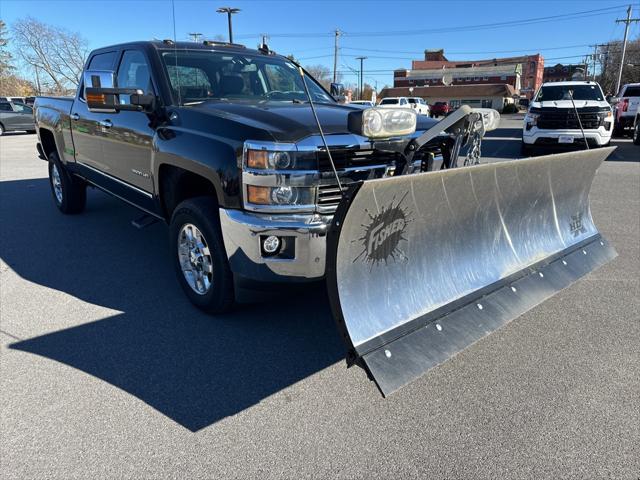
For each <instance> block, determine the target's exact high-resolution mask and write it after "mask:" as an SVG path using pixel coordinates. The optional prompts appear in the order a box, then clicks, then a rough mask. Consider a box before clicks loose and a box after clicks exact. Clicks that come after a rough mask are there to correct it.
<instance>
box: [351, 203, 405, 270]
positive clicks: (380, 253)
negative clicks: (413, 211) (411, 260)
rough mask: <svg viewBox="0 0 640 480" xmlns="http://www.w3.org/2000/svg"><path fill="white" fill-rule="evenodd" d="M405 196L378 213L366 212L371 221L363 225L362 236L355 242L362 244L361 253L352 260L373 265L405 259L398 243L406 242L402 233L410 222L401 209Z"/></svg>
mask: <svg viewBox="0 0 640 480" xmlns="http://www.w3.org/2000/svg"><path fill="white" fill-rule="evenodd" d="M405 197H406V194H405V196H404V197H402V199H401V200H400V201H399V202H398V203H394V201H393V200H392V201H391V203H390V204H389V205H387V206H384V207H382V210H380V212H379V213H377V214H376V215H372V214H371V213H369V212H368V211H367V215H368V216H369V219H370V220H371V221H370V222H369V224H368V225H363V227H364V234H363V235H362V237H360V238H359V239H358V240H357V241H358V242H360V243H361V244H362V247H363V249H362V252H360V254H359V255H358V256H357V257H356V258H355V259H354V260H353V261H354V262H355V261H356V260H359V259H363V261H364V262H366V263H370V264H371V266H372V268H373V265H375V264H377V263H380V262H383V261H384V262H385V263H387V262H388V261H389V259H392V260H394V261H395V260H396V259H398V258H401V259H406V256H405V254H404V252H402V250H400V241H401V240H405V241H406V240H407V239H406V238H405V237H404V232H405V230H406V228H407V225H408V224H409V223H410V222H411V219H410V213H409V212H408V211H407V210H406V209H405V208H403V207H402V202H403V200H404V198H405Z"/></svg>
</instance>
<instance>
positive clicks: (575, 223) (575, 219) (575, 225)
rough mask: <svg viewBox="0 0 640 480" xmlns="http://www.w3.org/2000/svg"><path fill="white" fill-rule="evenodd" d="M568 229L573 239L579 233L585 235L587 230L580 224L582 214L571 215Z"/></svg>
mask: <svg viewBox="0 0 640 480" xmlns="http://www.w3.org/2000/svg"><path fill="white" fill-rule="evenodd" d="M569 228H570V229H571V233H572V234H573V236H574V237H577V236H578V235H580V234H581V233H586V231H587V229H586V228H584V225H583V224H582V213H578V214H577V215H571V221H570V222H569Z"/></svg>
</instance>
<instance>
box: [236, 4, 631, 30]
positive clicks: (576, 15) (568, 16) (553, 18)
mask: <svg viewBox="0 0 640 480" xmlns="http://www.w3.org/2000/svg"><path fill="white" fill-rule="evenodd" d="M624 7H626V5H616V6H613V7H606V8H598V9H595V10H583V11H580V12H571V13H565V14H561V15H549V16H544V17H534V18H528V19H519V20H518V19H516V20H507V21H504V22H494V23H484V24H473V25H457V26H453V27H445V28H429V29H420V30H396V31H373V32H342V35H344V36H347V37H354V38H355V37H389V36H411V35H432V34H441V33H447V32H459V31H460V30H464V31H466V32H469V31H478V30H486V29H497V28H506V27H515V26H522V25H532V24H536V23H551V22H560V21H567V20H575V19H582V18H588V17H594V16H599V15H602V13H605V12H614V11H616V10H620V9H621V8H624ZM257 35H258V34H256V33H252V34H244V35H238V36H237V38H251V37H255V36H257ZM333 35H334V32H315V33H311V32H296V33H272V34H270V36H271V37H272V38H276V37H278V38H314V37H330V36H333Z"/></svg>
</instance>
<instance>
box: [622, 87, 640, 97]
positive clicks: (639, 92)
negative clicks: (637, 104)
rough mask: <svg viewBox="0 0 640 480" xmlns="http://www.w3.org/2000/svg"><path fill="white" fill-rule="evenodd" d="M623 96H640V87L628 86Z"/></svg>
mask: <svg viewBox="0 0 640 480" xmlns="http://www.w3.org/2000/svg"><path fill="white" fill-rule="evenodd" d="M622 96H623V97H640V87H627V88H626V90H625V91H624V95H622Z"/></svg>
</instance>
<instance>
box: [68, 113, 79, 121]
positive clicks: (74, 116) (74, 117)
mask: <svg viewBox="0 0 640 480" xmlns="http://www.w3.org/2000/svg"><path fill="white" fill-rule="evenodd" d="M69 117H70V118H71V120H80V115H78V114H77V113H72V114H71V115H69Z"/></svg>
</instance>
